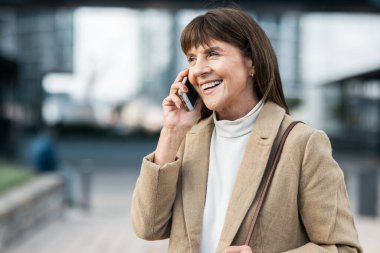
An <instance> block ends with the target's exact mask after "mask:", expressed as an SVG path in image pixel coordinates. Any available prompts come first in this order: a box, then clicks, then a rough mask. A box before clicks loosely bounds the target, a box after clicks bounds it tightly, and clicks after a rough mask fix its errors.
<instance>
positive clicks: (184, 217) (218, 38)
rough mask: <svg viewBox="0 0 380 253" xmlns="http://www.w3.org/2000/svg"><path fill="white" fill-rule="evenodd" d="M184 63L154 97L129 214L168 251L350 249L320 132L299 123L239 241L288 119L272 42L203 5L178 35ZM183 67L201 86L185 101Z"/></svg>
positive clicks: (251, 25) (350, 233)
mask: <svg viewBox="0 0 380 253" xmlns="http://www.w3.org/2000/svg"><path fill="white" fill-rule="evenodd" d="M181 46H182V49H183V52H184V53H185V54H186V56H187V58H188V61H189V67H188V68H187V69H185V70H184V71H182V72H180V73H179V74H178V76H177V78H176V79H175V81H174V83H173V84H172V86H171V89H170V92H169V95H168V96H167V97H166V98H165V99H164V101H163V103H162V106H163V109H164V126H163V129H162V131H161V134H160V138H159V141H158V144H157V148H156V150H155V152H153V153H152V154H150V155H148V156H147V157H145V158H144V159H143V163H142V168H141V173H140V176H139V178H138V181H137V184H136V189H135V191H134V195H133V201H132V223H133V226H134V229H135V232H136V234H137V235H138V236H139V237H141V238H144V239H146V240H159V239H165V238H170V243H169V252H173V253H174V252H175V253H180V252H193V253H195V252H201V253H212V252H248V253H249V252H285V251H289V252H361V248H360V245H359V242H358V236H357V232H356V229H355V225H354V222H353V216H352V214H351V211H350V207H349V203H348V197H347V193H346V189H345V184H344V180H343V174H342V171H341V170H340V168H339V167H338V165H337V164H336V162H335V161H334V160H333V158H332V156H331V147H330V142H329V140H328V137H327V136H326V135H325V134H324V133H323V132H322V131H319V130H315V129H313V128H311V127H309V126H307V125H305V124H298V125H297V126H295V127H294V129H293V130H292V132H291V133H290V135H289V137H288V139H287V141H286V143H285V146H284V148H283V152H282V156H281V159H280V161H279V163H278V166H277V171H276V173H275V175H274V177H273V180H272V184H271V187H270V189H269V191H268V194H267V197H266V199H265V202H264V204H263V206H262V209H261V212H260V215H259V218H258V221H257V225H256V227H255V230H254V232H253V236H252V239H251V241H250V242H249V245H243V244H244V240H245V238H246V236H247V233H248V230H249V226H250V224H251V220H252V217H253V212H254V209H255V207H256V204H257V195H258V192H259V190H260V189H261V188H260V184H261V183H262V181H264V179H265V177H266V175H265V173H264V171H265V169H266V166H267V162H268V160H269V161H270V160H272V158H273V149H274V148H272V146H273V147H275V146H277V143H278V142H279V138H280V137H281V134H282V133H283V132H284V130H285V129H286V127H287V126H288V125H289V124H290V123H291V122H292V121H293V119H292V118H291V117H290V116H289V111H288V107H287V105H286V102H285V99H284V94H283V91H282V86H281V80H280V76H279V70H278V66H277V60H276V56H275V53H274V51H273V49H272V47H271V44H270V42H269V39H268V38H267V36H266V35H265V33H264V32H263V31H262V29H261V28H260V27H259V26H258V24H257V23H255V22H254V21H253V20H252V19H251V18H250V16H249V15H248V14H247V13H245V12H243V11H241V10H237V9H229V8H221V9H214V10H210V11H208V12H207V13H206V14H204V15H201V16H198V17H196V18H195V19H194V20H192V21H191V22H190V23H189V24H188V25H187V26H186V28H185V29H184V30H183V32H182V35H181ZM186 76H188V78H189V80H190V82H191V84H192V85H193V86H194V88H195V89H196V91H197V92H198V93H199V95H200V99H198V102H197V104H196V106H195V110H194V111H192V112H187V111H186V110H185V109H184V106H183V105H182V103H181V100H180V98H179V96H178V91H179V90H181V91H182V92H185V93H186V92H188V89H187V88H186V86H184V85H183V84H182V80H183V78H184V77H186Z"/></svg>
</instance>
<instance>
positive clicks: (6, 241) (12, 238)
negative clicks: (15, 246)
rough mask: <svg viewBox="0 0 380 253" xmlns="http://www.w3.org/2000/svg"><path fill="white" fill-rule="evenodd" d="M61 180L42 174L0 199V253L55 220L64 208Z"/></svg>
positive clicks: (62, 181)
mask: <svg viewBox="0 0 380 253" xmlns="http://www.w3.org/2000/svg"><path fill="white" fill-rule="evenodd" d="M64 196H65V195H64V180H63V178H62V177H61V176H59V175H57V174H46V175H42V176H38V177H36V178H35V179H32V180H31V181H29V182H28V183H26V184H25V185H23V186H21V187H18V188H16V189H14V190H11V191H10V192H8V193H6V194H4V195H2V196H0V252H1V250H2V249H3V248H5V247H7V246H9V245H10V244H12V243H14V242H17V240H19V239H21V238H22V236H24V235H25V234H26V233H28V232H32V229H33V228H36V227H38V226H39V225H42V224H44V223H46V222H48V221H51V220H54V219H57V218H59V217H60V216H61V215H62V213H63V208H64Z"/></svg>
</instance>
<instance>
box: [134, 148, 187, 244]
mask: <svg viewBox="0 0 380 253" xmlns="http://www.w3.org/2000/svg"><path fill="white" fill-rule="evenodd" d="M183 148H184V143H182V145H181V147H180V149H179V152H178V153H177V157H176V160H175V161H174V162H172V163H168V164H165V165H163V166H159V165H157V164H155V163H154V162H153V160H154V153H151V154H150V155H148V156H146V157H144V158H143V162H142V165H141V171H140V175H139V177H138V179H137V182H136V186H135V190H134V192H133V195H132V207H131V219H132V225H133V228H134V230H135V233H136V235H137V236H138V237H140V238H142V239H145V240H161V239H166V238H169V236H170V225H171V217H172V207H173V203H174V200H175V197H176V192H177V182H178V177H179V174H180V173H179V171H180V167H181V161H182V158H181V157H182V153H183Z"/></svg>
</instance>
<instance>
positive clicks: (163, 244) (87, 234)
mask: <svg viewBox="0 0 380 253" xmlns="http://www.w3.org/2000/svg"><path fill="white" fill-rule="evenodd" d="M94 146H96V148H94ZM60 148H61V152H62V155H63V157H64V158H65V160H66V161H67V162H68V163H70V164H78V163H80V162H79V161H80V159H81V158H83V157H87V158H91V159H93V160H94V162H95V165H96V166H97V167H98V169H97V170H96V171H95V174H94V181H93V183H94V184H93V186H94V187H93V198H92V207H91V209H90V211H89V212H85V211H83V210H81V209H80V208H72V209H67V211H66V212H65V214H64V216H63V217H62V219H60V220H58V221H55V222H52V223H50V224H48V225H46V226H44V227H43V228H41V229H38V230H37V229H36V230H35V231H33V232H32V233H29V235H27V236H25V238H24V239H23V240H22V243H20V244H18V245H14V246H12V247H10V248H9V249H8V250H6V251H5V252H3V253H30V252H32V253H53V252H54V253H79V252H80V253H128V252H131V253H132V252H134V253H135V252H138V253H155V252H157V253H158V252H166V249H167V244H168V242H167V241H160V242H146V241H143V240H140V239H138V238H137V237H136V236H135V235H134V234H133V232H132V228H131V224H130V219H129V217H130V215H129V209H130V201H131V193H132V189H133V187H134V183H135V181H136V178H137V174H138V169H137V167H136V165H137V164H138V163H139V160H140V159H141V157H142V155H143V154H144V153H145V154H146V153H147V152H149V151H150V150H151V149H153V148H154V143H153V142H145V143H134V142H131V143H128V142H127V143H124V144H123V143H122V142H117V143H108V142H107V143H103V142H93V141H90V142H80V141H79V142H78V141H68V142H63V143H62V144H61V146H60ZM90 150H92V152H90ZM126 151H128V152H126ZM107 154H109V155H107ZM351 158H352V157H351ZM339 159H342V163H343V164H345V163H348V162H349V164H351V165H352V161H348V160H347V159H346V158H345V156H344V155H340V156H339ZM125 164H131V165H132V166H131V167H126V166H125ZM355 218H356V224H357V229H358V232H359V237H360V241H361V243H362V245H363V248H364V252H365V253H379V252H380V218H377V219H373V218H366V217H360V216H356V217H355Z"/></svg>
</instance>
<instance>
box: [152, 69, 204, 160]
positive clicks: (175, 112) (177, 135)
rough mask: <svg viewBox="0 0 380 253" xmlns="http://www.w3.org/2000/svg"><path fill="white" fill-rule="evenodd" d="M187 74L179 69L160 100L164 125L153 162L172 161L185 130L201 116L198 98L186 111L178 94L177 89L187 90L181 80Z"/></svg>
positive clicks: (201, 103)
mask: <svg viewBox="0 0 380 253" xmlns="http://www.w3.org/2000/svg"><path fill="white" fill-rule="evenodd" d="M188 74H189V70H188V69H185V70H183V71H181V72H180V73H179V74H178V76H177V78H176V79H175V81H174V83H173V84H172V86H171V88H170V92H169V96H167V97H166V98H165V99H164V101H163V102H162V107H163V109H164V126H163V128H162V130H161V134H160V138H159V140H158V143H157V148H156V151H155V156H154V162H155V163H156V164H158V165H164V164H166V163H170V162H173V161H174V160H175V158H176V154H177V151H178V149H179V147H180V145H181V143H182V140H183V139H184V138H185V135H186V133H187V131H189V130H190V128H191V127H192V126H193V125H194V124H196V123H197V122H198V120H199V119H200V118H201V110H202V105H203V102H202V100H201V99H200V98H198V101H197V102H196V104H195V109H194V111H192V112H188V111H186V109H185V106H184V105H183V104H182V101H181V99H180V98H179V96H178V90H179V89H181V91H183V92H185V93H186V92H187V88H186V85H184V84H182V80H183V78H184V77H186V76H187V75H188Z"/></svg>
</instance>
